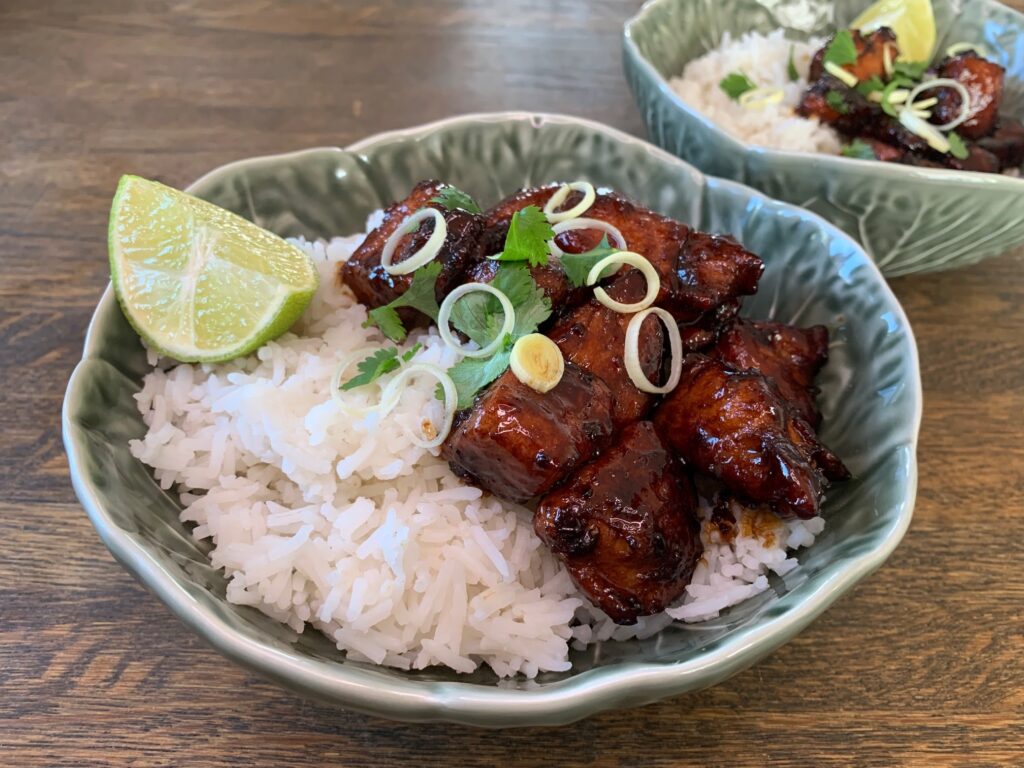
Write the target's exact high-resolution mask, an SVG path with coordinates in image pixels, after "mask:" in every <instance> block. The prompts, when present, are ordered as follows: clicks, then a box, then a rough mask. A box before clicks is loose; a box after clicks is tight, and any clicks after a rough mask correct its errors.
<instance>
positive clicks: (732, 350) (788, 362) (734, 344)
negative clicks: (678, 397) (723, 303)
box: [714, 320, 828, 428]
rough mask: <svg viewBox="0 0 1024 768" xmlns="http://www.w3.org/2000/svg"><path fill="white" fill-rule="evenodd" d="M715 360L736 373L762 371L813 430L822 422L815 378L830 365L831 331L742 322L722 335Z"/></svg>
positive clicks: (816, 326) (818, 328) (817, 327)
mask: <svg viewBox="0 0 1024 768" xmlns="http://www.w3.org/2000/svg"><path fill="white" fill-rule="evenodd" d="M714 357H717V358H718V359H719V360H721V361H722V362H723V363H725V364H726V365H728V366H729V367H730V368H732V369H733V370H735V371H745V370H753V371H760V373H761V374H763V375H764V376H765V377H766V378H768V379H771V380H772V381H773V382H774V383H775V386H776V387H778V389H779V394H781V395H782V397H783V398H784V399H785V400H786V401H787V402H789V404H790V405H792V406H793V408H794V409H795V410H796V412H797V413H798V414H799V415H800V416H802V417H803V419H804V421H806V422H807V423H808V424H810V425H811V426H812V427H815V428H816V427H817V426H818V424H819V423H820V422H821V413H820V412H819V411H818V406H817V405H816V403H815V397H817V395H818V388H817V387H816V386H814V377H815V376H817V375H818V371H820V370H821V368H822V366H824V365H825V363H826V362H827V361H828V329H827V328H826V327H825V326H823V325H815V326H813V327H811V328H797V327H795V326H792V325H784V324H782V323H771V322H751V321H749V320H739V321H737V322H736V324H735V325H733V326H732V327H731V328H730V329H729V330H728V331H726V332H725V333H724V334H722V336H721V338H719V340H718V344H717V345H716V346H715V351H714Z"/></svg>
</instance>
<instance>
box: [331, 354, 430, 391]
mask: <svg viewBox="0 0 1024 768" xmlns="http://www.w3.org/2000/svg"><path fill="white" fill-rule="evenodd" d="M422 348H423V345H422V344H416V345H414V346H413V347H412V349H409V350H407V351H406V352H405V353H404V354H402V355H399V354H398V349H397V348H396V347H392V348H391V349H378V350H377V351H376V352H374V353H373V354H372V355H370V356H369V357H368V358H366V359H365V360H362V361H361V362H359V363H357V364H356V368H357V369H358V371H359V373H358V374H357V375H355V376H353V377H352V378H351V379H349V380H348V381H346V382H345V383H344V384H342V385H341V389H344V390H349V389H355V388H356V387H362V386H364V385H366V384H369V383H370V382H371V381H375V380H376V379H379V378H380V377H381V376H383V375H384V374H386V373H391V372H392V371H393V370H395V369H396V368H398V366H399V365H401V364H402V363H408V362H409V361H410V360H412V358H413V356H414V355H415V354H416V353H417V352H419V351H420V350H421V349H422Z"/></svg>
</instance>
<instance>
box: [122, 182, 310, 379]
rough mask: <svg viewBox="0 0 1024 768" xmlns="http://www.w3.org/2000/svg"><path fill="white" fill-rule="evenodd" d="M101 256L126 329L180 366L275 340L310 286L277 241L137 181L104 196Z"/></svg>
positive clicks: (305, 263)
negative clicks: (108, 199)
mask: <svg viewBox="0 0 1024 768" xmlns="http://www.w3.org/2000/svg"><path fill="white" fill-rule="evenodd" d="M109 249H110V277H111V281H112V282H113V284H114V291H115V292H116V294H117V298H118V301H119V302H120V304H121V308H122V310H123V311H124V314H125V316H126V317H127V318H128V321H129V322H130V323H131V324H132V326H133V327H134V328H135V330H136V331H138V333H139V335H140V336H142V338H143V339H144V340H145V341H146V343H147V344H148V345H149V346H150V347H152V348H153V349H155V350H156V351H158V352H159V353H160V354H162V355H166V356H168V357H173V358H175V359H176V360H180V361H182V362H218V361H221V360H230V359H231V358H234V357H240V356H242V355H246V354H248V353H250V352H252V351H253V350H254V349H256V348H257V347H259V346H260V345H262V344H265V343H266V342H267V341H270V340H271V339H274V338H277V337H278V336H280V335H281V334H282V333H284V332H285V331H287V330H288V329H289V328H290V327H291V326H292V324H293V323H294V322H295V321H296V320H298V318H299V316H300V315H301V314H302V312H303V310H305V308H306V306H307V305H308V304H309V301H310V299H311V298H312V297H313V294H314V293H315V292H316V288H317V284H318V276H317V271H316V267H315V266H314V265H313V263H312V261H311V260H310V259H309V257H308V256H306V254H305V253H303V252H302V251H301V250H300V249H298V248H296V247H295V246H293V245H290V244H288V243H287V242H285V241H284V240H282V239H281V238H279V237H278V236H277V235H273V234H271V233H270V232H267V231H266V230H264V229H261V228H260V227H258V226H256V225H255V224H253V223H252V222H249V221H247V220H245V219H243V218H242V217H240V216H236V215H235V214H233V213H230V212H228V211H226V210H224V209H223V208H219V207H217V206H216V205H213V204H212V203H207V202H205V201H203V200H199V199H198V198H195V197H192V196H191V195H187V194H185V193H184V192H179V191H178V190H176V189H171V188H170V187H166V186H164V185H163V184H159V183H157V182H155V181H147V180H146V179H142V178H139V177H138V176H124V177H122V178H121V183H120V184H119V185H118V188H117V193H116V194H115V195H114V201H113V204H112V205H111V209H110V231H109Z"/></svg>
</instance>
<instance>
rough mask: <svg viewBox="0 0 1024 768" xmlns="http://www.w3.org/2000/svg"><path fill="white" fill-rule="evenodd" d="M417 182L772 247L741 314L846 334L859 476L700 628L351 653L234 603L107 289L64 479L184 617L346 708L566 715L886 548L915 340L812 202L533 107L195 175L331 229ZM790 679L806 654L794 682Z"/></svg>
mask: <svg viewBox="0 0 1024 768" xmlns="http://www.w3.org/2000/svg"><path fill="white" fill-rule="evenodd" d="M125 170H139V169H125ZM426 177H435V178H440V179H446V180H448V181H451V182H453V183H455V184H457V185H458V186H460V187H462V188H463V189H465V190H467V191H468V192H470V193H471V194H472V195H473V196H474V197H476V198H477V199H478V200H480V201H483V202H492V201H496V200H498V199H499V198H500V197H502V196H504V195H507V194H509V193H510V192H512V191H514V190H516V189H517V188H519V187H521V186H523V185H531V184H540V183H544V182H548V181H552V180H558V179H576V178H581V177H582V178H586V179H589V180H590V181H591V182H593V183H594V184H595V185H607V186H610V187H613V188H615V189H617V190H620V191H621V192H623V193H625V194H626V195H628V196H629V197H632V198H635V199H637V200H639V201H640V202H642V203H645V204H647V205H649V206H651V207H653V208H654V209H656V210H659V211H663V212H664V213H667V214H670V215H672V216H675V217H678V218H680V219H682V220H683V221H687V222H691V223H693V224H695V225H697V226H699V227H701V228H703V229H708V230H712V231H716V232H731V233H734V234H735V235H736V236H737V237H738V238H739V239H740V240H742V241H743V242H744V243H745V244H746V245H747V246H748V247H750V248H752V249H753V250H754V251H756V252H757V253H760V254H763V255H764V257H765V259H766V261H767V269H766V272H765V276H764V279H763V281H762V283H761V291H760V293H759V294H758V295H757V296H756V297H754V298H753V299H751V300H750V301H749V302H748V307H749V314H750V315H752V316H754V317H774V318H777V319H781V320H785V321H792V322H798V323H805V324H810V323H826V324H828V325H830V326H831V327H832V329H833V334H834V337H833V338H834V343H833V346H832V362H831V363H830V364H829V366H828V368H827V371H826V373H825V374H824V376H823V380H822V381H821V384H822V388H823V406H824V413H825V426H824V437H825V439H826V441H827V442H828V443H829V444H830V445H831V446H832V447H833V448H835V449H836V451H837V452H838V453H839V455H840V456H842V457H843V458H844V459H845V460H846V462H847V463H848V464H849V466H850V468H851V469H852V470H853V472H854V474H855V475H856V479H855V480H853V481H851V482H849V483H846V484H844V485H842V486H841V487H839V488H838V489H837V490H836V492H835V493H832V494H830V495H829V498H828V500H827V503H826V505H825V514H827V516H828V518H829V525H828V528H827V529H826V532H825V533H824V534H823V535H822V536H821V537H820V538H819V540H818V541H817V543H815V544H814V546H813V547H811V548H810V549H808V550H807V551H805V552H803V553H802V554H801V555H800V561H801V565H800V566H799V567H798V568H797V569H796V570H795V571H793V572H792V573H790V574H788V575H787V576H786V578H785V579H776V580H775V581H774V582H773V584H772V589H771V590H769V592H768V593H766V594H764V595H761V596H759V598H757V599H755V600H752V601H749V602H748V603H745V604H743V605H741V606H737V607H736V608H735V609H733V610H731V611H729V612H728V613H727V614H725V615H724V616H723V617H722V618H721V619H718V620H715V621H713V622H711V623H710V625H709V626H706V627H704V628H703V631H687V630H685V629H681V628H669V629H668V630H666V631H664V632H662V633H661V634H660V635H658V636H657V637H654V638H651V639H649V640H646V641H642V642H640V641H636V642H627V643H604V644H603V645H600V646H594V647H592V648H590V649H589V650H587V651H586V652H582V653H575V654H574V657H573V662H574V668H573V671H572V672H570V673H566V674H545V675H541V676H540V677H538V678H537V679H536V680H531V681H527V680H521V679H515V680H506V681H499V680H498V679H497V678H496V677H495V676H494V675H492V674H490V673H489V672H487V671H478V672H477V673H475V674H473V675H457V674H455V673H453V672H448V671H445V670H442V669H428V670H424V671H419V672H401V671H397V670H393V669H387V668H383V667H375V666H372V665H368V664H362V663H358V662H353V661H348V660H346V659H345V658H344V656H343V655H342V654H341V653H340V652H338V651H337V650H336V649H335V648H334V646H333V645H332V644H331V643H330V642H329V641H328V640H327V639H326V638H324V637H323V636H321V635H320V634H319V633H318V632H313V631H311V632H307V633H305V634H304V635H302V636H300V637H296V636H295V635H294V634H293V633H292V632H291V631H290V630H288V629H287V628H286V627H284V626H282V625H280V624H278V623H276V622H274V621H272V620H271V619H269V618H267V617H265V616H263V615H262V614H260V613H258V612H256V611H255V610H253V609H251V608H247V607H240V606H236V605H232V604H230V603H228V602H227V600H226V599H225V596H224V595H225V580H224V578H223V576H222V575H221V574H220V573H219V572H217V571H215V570H214V569H213V568H211V567H210V564H209V562H208V561H207V558H206V552H207V550H208V547H207V546H206V545H205V544H203V543H199V542H196V541H195V540H194V539H193V538H192V536H191V535H190V533H189V528H188V526H186V525H183V524H182V523H181V522H180V521H179V519H178V514H179V511H180V509H179V506H178V504H177V502H176V500H175V499H174V498H172V497H171V496H169V495H168V494H166V493H164V492H163V491H161V490H160V488H159V487H158V486H157V484H156V482H155V481H154V480H153V477H152V475H151V474H150V472H149V470H148V469H147V468H146V467H145V466H143V465H142V464H141V463H140V462H138V461H136V460H135V459H134V458H133V457H132V456H131V454H130V453H129V452H128V441H129V439H131V438H133V437H140V436H141V435H142V434H143V430H144V428H143V424H142V421H141V419H140V417H139V414H138V412H137V411H136V408H135V403H134V401H133V400H132V395H133V394H134V393H135V392H137V391H138V390H139V388H140V380H141V378H142V376H143V375H144V373H145V372H146V370H147V366H146V358H145V354H144V352H143V349H142V346H141V344H140V343H139V340H138V338H137V337H136V335H135V333H134V332H133V331H132V329H131V328H130V327H129V325H128V323H127V322H125V320H124V318H123V316H122V315H121V311H120V309H119V308H118V306H117V302H116V301H115V300H114V297H113V295H112V293H111V291H110V290H109V289H108V290H107V292H106V293H105V294H104V296H103V298H102V300H101V301H100V304H99V307H98V308H97V310H96V314H95V316H94V317H93V320H92V323H91V325H90V327H89V333H88V337H87V338H86V342H85V354H84V358H83V360H82V362H81V363H79V365H78V367H77V368H76V369H75V372H74V375H73V376H72V377H71V382H70V384H69V386H68V391H67V397H66V399H65V402H64V441H65V445H66V447H67V452H68V457H69V460H70V465H71V475H72V479H73V480H74V485H75V490H76V491H77V493H78V496H79V498H80V499H81V501H82V504H83V505H84V506H85V508H86V510H87V511H88V513H89V516H90V518H91V519H92V521H93V523H94V525H95V526H96V528H97V530H98V531H99V533H100V536H101V537H102V538H103V541H104V542H105V543H106V544H107V546H108V547H109V548H110V550H111V552H113V553H114V556H115V557H116V558H117V559H118V560H119V561H120V562H121V563H122V564H123V565H124V566H125V567H126V568H127V569H128V570H130V571H131V572H132V573H134V574H135V575H136V576H137V577H138V578H139V580H140V581H142V583H144V584H145V585H146V586H148V587H149V588H150V589H151V590H152V591H153V592H154V593H155V594H156V595H157V596H158V597H159V598H160V599H161V600H163V601H164V602H165V603H166V604H167V605H168V607H169V608H170V609H171V610H172V611H174V613H175V614H177V615H178V617H180V618H181V620H182V621H184V622H185V623H186V624H187V625H188V626H189V627H191V628H192V629H194V630H195V631H196V632H198V633H199V634H200V635H202V636H203V637H204V638H205V639H206V640H208V641H209V642H210V643H211V644H212V645H214V646H215V647H216V648H217V649H218V650H220V651H221V652H223V653H224V654H225V655H226V656H228V657H229V658H231V659H233V660H235V661H237V662H238V663H240V664H243V665H245V666H247V667H249V668H251V669H254V670H256V671H258V672H261V673H263V674H265V675H267V676H268V677H271V678H273V679H274V680H276V681H278V682H280V683H282V684H284V685H286V686H288V687H290V688H293V689H295V690H297V691H299V692H302V693H304V694H307V695H310V696H314V697H318V698H320V699H325V700H328V701H332V702H337V703H339V704H342V705H344V706H346V707H350V708H353V709H358V710H362V711H365V712H371V713H374V714H377V715H382V716H384V717H391V718H397V719H404V720H451V721H458V722H464V723H475V724H480V725H491V726H512V725H530V724H549V725H553V724H559V723H566V722H570V721H573V720H576V719H579V718H582V717H585V716H586V715H589V714H592V713H594V712H598V711H600V710H604V709H609V708H612V707H625V706H632V705H638V704H644V703H647V702H650V701H654V700H656V699H658V698H661V697H664V696H670V695H673V694H678V693H682V692H684V691H691V690H695V689H698V688H703V687H706V686H709V685H713V684H715V683H717V682H719V681H721V680H724V679H725V678H727V677H729V676H730V675H733V674H735V673H736V672H738V671H740V670H742V669H744V668H745V667H747V666H749V665H751V664H753V663H754V662H755V661H757V660H758V659H760V658H761V657H763V656H764V655H765V654H767V653H769V652H770V651H771V650H772V649H774V648H776V647H778V646H779V645H781V644H782V643H784V642H785V641H787V640H788V639H789V638H791V637H793V635H795V634H796V633H797V632H799V631H800V630H801V629H802V628H803V627H805V626H807V624H808V623H809V622H810V621H811V620H812V619H813V618H814V617H815V616H817V615H818V614H819V613H821V612H822V611H823V610H825V608H826V607H828V606H829V605H830V604H831V603H832V602H833V601H835V600H836V599H837V598H838V597H839V596H840V595H842V594H843V593H844V592H845V591H846V590H848V589H849V588H850V587H852V586H853V585H854V584H855V583H856V582H857V581H858V580H860V579H862V578H864V577H865V576H866V575H867V574H868V573H870V572H871V571H872V570H874V569H875V568H877V567H878V566H879V565H881V563H882V561H884V560H885V559H886V557H887V556H888V555H889V553H891V552H892V550H893V549H894V548H895V546H896V544H897V543H898V542H899V540H900V538H901V537H902V536H903V533H904V531H905V530H906V529H907V525H908V524H909V522H910V515H911V510H912V507H913V503H914V492H915V485H916V464H915V453H914V452H915V444H916V438H917V429H918V423H919V420H920V414H921V384H920V379H919V374H918V367H917V352H916V348H915V346H914V339H913V335H912V333H911V330H910V327H909V325H908V323H907V318H906V316H905V315H904V314H903V311H902V310H901V309H900V306H899V304H898V303H897V301H896V299H895V298H894V297H893V295H892V293H891V292H890V291H889V289H888V287H887V286H886V284H885V281H884V280H883V278H882V276H881V275H880V274H879V272H878V270H877V269H876V268H875V266H874V264H872V263H871V261H870V259H868V258H867V256H866V255H865V254H864V252H863V251H862V250H861V249H860V247H859V246H858V245H857V244H856V243H854V242H853V241H852V240H851V239H850V238H848V237H846V236H845V235H844V234H842V233H841V232H840V231H839V230H837V229H836V228H835V227H833V226H831V225H829V224H827V223H826V222H824V221H823V220H821V219H820V218H818V217H817V216H815V215H813V214H809V213H807V212H806V211H803V210H800V209H798V208H794V207H792V206H789V205H785V204H782V203H778V202H775V201H772V200H769V199H768V198H766V197H764V196H762V195H760V194H758V193H757V192H754V191H753V190H751V189H749V188H747V187H743V186H740V185H739V184H736V183H734V182H730V181H721V180H718V179H712V178H706V177H704V176H702V175H701V174H700V173H698V172H697V171H695V170H694V169H693V168H691V167H690V166H688V165H686V164H685V163H683V162H682V161H681V160H678V159H676V158H674V157H672V156H671V155H669V154H667V153H666V152H663V151H661V150H659V149H657V148H655V147H653V146H651V145H649V144H647V143H645V142H643V141H640V140H638V139H634V138H631V137H629V136H626V135H625V134H622V133H619V132H617V131H613V130H611V129H609V128H605V127H603V126H600V125H597V124H595V123H590V122H586V121H583V120H577V119H573V118H567V117H554V116H542V115H530V114H499V115H480V116H469V117H461V118H455V119H452V120H448V121H444V122H441V123H435V124H433V125H428V126H424V127H421V128H414V129H412V130H408V131H400V132H396V133H388V134H384V135H381V136H375V137H373V138H370V139H367V140H366V141H363V142H360V143H359V144H358V145H356V146H353V147H350V148H348V149H333V148H332V149H312V150H308V151H305V152H297V153H294V154H289V155H279V156H275V157H263V158H256V159H253V160H244V161H241V162H238V163H233V164H231V165H228V166H225V167H223V168H220V169H218V170H216V171H213V172H212V173H210V174H209V175H207V176H204V177H203V178H202V179H200V180H199V181H198V182H196V183H195V184H194V185H193V186H192V187H191V191H192V192H194V193H195V194H197V195H199V196H200V197H203V198H206V199H207V200H211V201H213V202H215V203H217V204H218V205H222V206H224V207H226V208H229V209H231V210H233V211H236V212H238V213H240V214H242V215H243V216H246V217H248V218H250V219H252V220H253V221H256V222H257V223H259V224H261V225H262V226H264V227H267V228H269V229H271V230H273V231H274V232H277V233H279V234H281V235H305V236H306V237H308V238H318V237H329V236H331V235H336V234H346V233H352V232H358V231H361V230H362V228H363V222H364V221H365V219H366V216H367V214H368V213H370V212H371V211H373V210H374V209H376V208H380V207H381V206H383V205H386V204H387V203H389V202H390V201H392V200H394V199H395V198H398V197H401V196H403V195H404V194H405V193H406V192H407V191H408V189H409V188H410V186H412V184H414V183H415V182H416V181H419V180H420V179H423V178H426ZM872 663H874V662H872V661H870V660H869V659H864V664H865V666H866V667H867V666H869V665H870V664H872ZM799 680H800V670H798V669H794V670H793V682H794V684H796V685H799Z"/></svg>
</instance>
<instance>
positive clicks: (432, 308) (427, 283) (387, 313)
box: [363, 261, 441, 341]
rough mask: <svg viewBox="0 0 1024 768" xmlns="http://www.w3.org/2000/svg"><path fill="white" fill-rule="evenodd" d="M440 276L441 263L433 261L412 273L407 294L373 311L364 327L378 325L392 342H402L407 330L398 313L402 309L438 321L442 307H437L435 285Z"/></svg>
mask: <svg viewBox="0 0 1024 768" xmlns="http://www.w3.org/2000/svg"><path fill="white" fill-rule="evenodd" d="M440 274H441V263H440V262H439V261H432V262H430V263H429V264H425V265H423V266H422V267H420V268H419V269H417V270H416V271H415V272H413V273H412V283H411V284H410V285H409V288H408V289H407V290H406V292H405V293H403V294H402V295H401V296H399V297H398V298H396V299H395V300H394V301H392V302H391V303H390V304H385V305H384V306H383V307H377V308H376V309H371V310H370V313H369V317H367V318H366V322H365V323H363V327H364V328H368V327H369V326H371V325H376V326H377V327H378V328H380V330H381V332H382V333H383V334H384V335H385V336H387V337H388V338H389V339H391V340H392V341H402V340H403V339H405V336H406V330H405V326H404V325H402V319H401V318H400V317H399V316H398V312H397V311H396V310H397V309H399V308H400V307H412V308H413V309H418V310H419V311H420V312H422V313H423V314H425V315H427V316H428V317H430V318H431V319H432V320H435V321H436V320H437V312H438V310H439V309H440V307H438V305H437V298H436V297H435V294H434V284H435V283H436V282H437V276H438V275H440Z"/></svg>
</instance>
